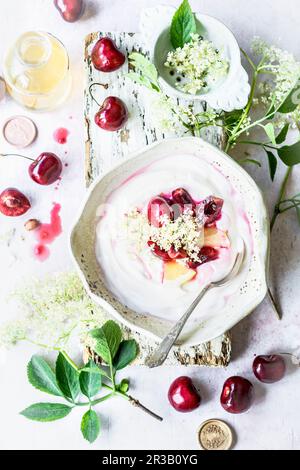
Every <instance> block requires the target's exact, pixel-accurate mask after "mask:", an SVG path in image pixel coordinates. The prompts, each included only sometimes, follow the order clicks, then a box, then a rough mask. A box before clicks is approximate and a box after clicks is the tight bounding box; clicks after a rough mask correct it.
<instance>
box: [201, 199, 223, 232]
mask: <svg viewBox="0 0 300 470" xmlns="http://www.w3.org/2000/svg"><path fill="white" fill-rule="evenodd" d="M223 203H224V201H223V199H221V198H219V197H214V196H210V197H208V198H207V199H206V200H205V201H203V204H204V222H205V225H209V224H212V223H214V222H216V221H217V220H218V219H219V218H220V217H221V211H222V207H223Z"/></svg>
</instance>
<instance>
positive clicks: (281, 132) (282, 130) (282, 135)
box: [276, 124, 290, 145]
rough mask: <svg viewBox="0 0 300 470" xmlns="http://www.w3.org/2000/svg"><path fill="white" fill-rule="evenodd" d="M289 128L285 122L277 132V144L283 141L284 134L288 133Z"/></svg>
mask: <svg viewBox="0 0 300 470" xmlns="http://www.w3.org/2000/svg"><path fill="white" fill-rule="evenodd" d="M289 128H290V125H289V124H285V125H284V126H283V128H282V129H281V131H280V132H279V134H278V135H277V137H276V144H278V145H279V144H283V142H284V141H285V139H286V136H287V134H288V131H289Z"/></svg>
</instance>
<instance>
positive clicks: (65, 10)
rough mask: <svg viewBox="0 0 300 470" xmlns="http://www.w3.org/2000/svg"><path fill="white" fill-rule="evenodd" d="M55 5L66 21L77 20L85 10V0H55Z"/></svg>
mask: <svg viewBox="0 0 300 470" xmlns="http://www.w3.org/2000/svg"><path fill="white" fill-rule="evenodd" d="M54 5H55V7H56V8H57V9H58V11H59V13H60V14H61V16H62V17H63V19H64V20H65V21H68V22H69V23H73V22H74V21H77V20H78V19H79V18H80V17H81V15H82V14H83V10H84V1H83V0H54Z"/></svg>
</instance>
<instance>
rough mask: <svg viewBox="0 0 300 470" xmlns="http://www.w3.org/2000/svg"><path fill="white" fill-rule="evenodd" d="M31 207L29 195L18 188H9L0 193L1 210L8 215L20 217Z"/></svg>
mask: <svg viewBox="0 0 300 470" xmlns="http://www.w3.org/2000/svg"><path fill="white" fill-rule="evenodd" d="M29 209H30V202H29V200H28V199H27V197H26V196H25V195H24V194H23V193H21V192H20V191H19V190H18V189H16V188H7V189H5V190H4V191H2V193H1V194H0V212H1V213H2V214H4V215H6V216H8V217H18V216H20V215H23V214H25V212H27V211H28V210H29Z"/></svg>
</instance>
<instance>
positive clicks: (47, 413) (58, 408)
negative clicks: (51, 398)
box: [20, 403, 72, 422]
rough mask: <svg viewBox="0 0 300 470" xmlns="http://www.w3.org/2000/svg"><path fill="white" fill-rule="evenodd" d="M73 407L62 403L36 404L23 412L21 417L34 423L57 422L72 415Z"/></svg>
mask: <svg viewBox="0 0 300 470" xmlns="http://www.w3.org/2000/svg"><path fill="white" fill-rule="evenodd" d="M71 411H72V407H71V406H68V405H63V404H61V403H35V404H34V405H31V406H29V407H28V408H25V410H23V411H21V413H20V414H21V415H23V416H25V418H28V419H31V420H33V421H42V422H46V421H56V420H57V419H61V418H64V417H65V416H67V415H68V414H69V413H71Z"/></svg>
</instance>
